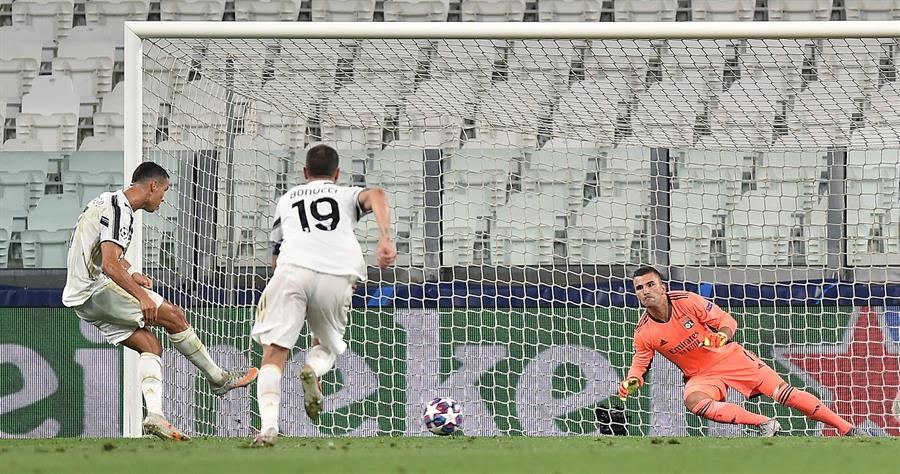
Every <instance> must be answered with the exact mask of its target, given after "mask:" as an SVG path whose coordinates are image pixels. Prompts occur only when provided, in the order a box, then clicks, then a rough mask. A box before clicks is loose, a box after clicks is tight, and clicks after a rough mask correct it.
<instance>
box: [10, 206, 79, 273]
mask: <svg viewBox="0 0 900 474" xmlns="http://www.w3.org/2000/svg"><path fill="white" fill-rule="evenodd" d="M81 210H82V207H81V204H80V203H79V202H78V201H76V200H74V199H71V197H70V196H68V195H66V194H52V195H44V196H43V197H41V199H40V201H38V205H37V206H36V207H35V208H34V209H32V210H31V212H29V213H28V230H26V231H24V232H22V266H24V267H25V268H65V266H66V255H67V253H68V242H69V238H70V237H71V235H72V230H73V229H74V228H75V223H76V221H77V219H78V215H79V214H81Z"/></svg>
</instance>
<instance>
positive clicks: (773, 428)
mask: <svg viewBox="0 0 900 474" xmlns="http://www.w3.org/2000/svg"><path fill="white" fill-rule="evenodd" d="M757 428H758V429H759V437H760V438H771V437H773V436H775V435H777V434H778V433H780V432H781V423H779V422H778V420H776V419H775V418H769V420H768V421H765V422H762V423H760V424H759V425H757Z"/></svg>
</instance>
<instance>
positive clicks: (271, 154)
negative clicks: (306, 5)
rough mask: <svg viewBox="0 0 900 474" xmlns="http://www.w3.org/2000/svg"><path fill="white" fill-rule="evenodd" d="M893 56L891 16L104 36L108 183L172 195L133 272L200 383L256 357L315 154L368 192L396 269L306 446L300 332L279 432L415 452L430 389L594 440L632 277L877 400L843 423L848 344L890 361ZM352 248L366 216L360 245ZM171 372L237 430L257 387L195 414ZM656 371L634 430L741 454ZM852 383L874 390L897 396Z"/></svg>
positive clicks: (635, 405) (130, 419) (208, 426)
mask: <svg viewBox="0 0 900 474" xmlns="http://www.w3.org/2000/svg"><path fill="white" fill-rule="evenodd" d="M898 38H900V23H897V22H887V21H885V22H880V21H874V22H736V23H731V22H696V23H695V22H673V23H303V22H297V23H290V22H278V23H269V22H252V23H236V22H126V23H125V124H124V130H123V133H124V139H125V154H124V157H125V162H124V172H125V176H126V177H128V176H131V173H132V172H133V170H134V168H135V167H136V166H138V165H139V164H140V163H141V162H142V161H145V160H154V161H157V162H159V163H160V164H161V165H162V166H164V167H165V168H166V169H167V170H168V171H169V173H170V174H171V175H172V189H171V190H170V191H169V193H168V195H167V202H166V203H165V204H164V205H163V207H162V208H161V209H160V211H159V212H158V213H155V214H146V215H143V217H142V216H141V214H142V213H139V214H138V215H137V216H136V219H135V226H134V227H135V228H134V237H133V242H134V243H135V244H134V245H132V246H131V248H130V249H129V251H128V253H127V254H126V257H127V258H128V259H129V261H130V262H132V263H133V264H134V265H135V266H136V267H138V268H142V269H144V270H145V271H147V272H148V273H150V274H151V275H152V276H153V277H154V281H155V282H156V283H157V284H158V285H159V287H160V291H161V292H162V293H163V294H164V296H166V297H167V298H169V299H171V300H172V301H173V302H175V303H176V304H179V305H182V306H184V307H185V312H186V314H188V317H189V320H190V321H191V323H192V324H193V325H194V326H195V327H196V329H197V331H198V334H199V335H200V336H201V339H202V340H203V341H204V342H205V343H206V344H207V346H209V347H210V351H211V353H212V354H213V356H214V358H215V359H216V360H217V361H219V362H220V363H221V364H223V365H229V366H234V365H237V364H241V363H244V364H246V363H247V362H258V361H259V357H260V354H259V353H258V348H254V347H253V345H252V343H251V342H250V340H249V327H250V325H251V323H252V319H253V304H254V302H255V298H256V297H258V294H259V292H260V291H261V289H262V288H263V287H264V284H265V280H266V278H267V276H268V274H269V271H270V268H269V259H270V255H269V249H268V247H267V232H268V227H269V225H270V220H271V213H272V210H273V207H274V202H275V199H276V198H277V196H278V195H279V193H281V192H283V191H284V190H285V189H287V188H289V187H291V186H293V185H294V184H297V183H298V182H299V180H300V179H301V178H302V164H303V151H304V149H305V148H306V147H308V146H310V145H312V144H315V143H319V142H322V143H326V144H330V145H333V146H335V148H336V149H338V151H339V153H340V155H341V170H342V175H341V177H340V178H339V183H340V184H354V185H369V186H382V187H384V188H385V189H386V190H387V191H388V193H389V195H390V197H391V204H392V211H393V212H392V214H393V227H394V232H395V234H396V235H395V240H396V243H397V246H398V253H399V258H398V263H397V265H396V267H395V268H393V269H390V270H389V271H386V272H381V271H378V269H377V268H375V267H374V266H370V269H369V277H370V278H369V281H368V282H367V284H366V285H364V286H365V287H364V288H360V289H359V290H358V292H357V296H356V297H355V298H354V308H353V310H351V314H350V324H349V329H348V333H347V339H348V342H349V346H350V349H349V350H348V352H347V353H346V354H344V355H343V356H341V357H340V358H339V360H338V365H337V366H336V369H335V370H334V371H333V372H332V373H331V374H329V375H328V376H326V378H325V391H326V395H327V399H326V407H325V408H326V412H325V414H324V415H323V418H322V419H321V421H320V422H319V423H315V424H314V423H312V422H310V421H308V420H306V418H305V415H304V414H303V413H302V411H303V410H302V396H301V398H300V399H298V398H297V396H296V395H297V393H299V385H298V384H297V383H296V380H295V379H296V378H297V377H296V375H297V370H298V368H299V365H298V364H299V363H300V361H302V355H303V352H304V350H305V347H306V345H305V344H306V342H305V341H304V338H305V336H304V337H301V341H300V342H299V343H298V344H299V347H298V349H297V350H296V351H294V354H293V355H294V357H293V358H292V359H291V361H290V363H289V364H288V366H287V368H286V370H285V381H284V382H283V387H284V391H285V396H284V398H283V401H284V408H283V410H282V430H283V432H284V433H286V434H289V435H303V436H315V435H335V434H351V435H382V434H389V435H397V434H405V435H419V434H421V433H423V432H424V428H422V426H420V424H421V423H420V421H421V420H420V419H419V418H420V416H421V410H422V409H423V408H424V403H425V402H427V401H428V400H430V399H432V398H434V397H436V396H450V397H452V398H454V399H456V400H457V401H460V402H461V403H462V405H463V418H464V429H463V431H464V432H465V433H466V434H476V435H497V434H504V435H506V434H513V435H514V434H527V435H562V434H598V433H604V434H606V433H607V431H609V432H616V430H618V429H619V428H617V427H616V426H613V425H615V423H609V422H607V424H606V425H603V423H598V422H597V420H596V419H595V412H596V411H597V410H600V411H603V412H604V413H607V414H609V413H612V414H613V415H616V416H618V413H619V412H618V411H617V409H615V408H611V406H612V405H616V404H617V399H615V398H614V397H613V394H614V393H615V385H616V383H617V382H618V380H619V378H620V377H621V376H622V375H623V373H624V371H625V370H627V367H628V364H629V363H630V353H631V347H630V341H631V333H632V332H633V329H634V325H635V324H636V321H637V317H638V316H639V311H638V308H637V304H636V301H635V300H634V298H633V295H631V294H629V292H630V287H629V286H628V283H627V276H628V275H629V274H630V272H631V271H633V270H634V269H635V268H637V267H638V266H641V265H655V266H657V267H658V268H660V270H662V271H663V272H664V273H665V274H666V276H667V277H668V278H670V279H671V280H672V286H673V288H685V289H689V290H691V291H697V292H699V293H700V294H702V295H703V296H705V297H708V298H710V299H713V300H714V301H716V302H717V303H719V304H720V305H721V306H723V307H724V308H725V309H727V310H730V311H731V312H732V313H733V314H734V315H735V316H736V317H737V318H738V319H739V322H740V323H741V329H740V330H739V332H738V336H737V337H738V339H739V340H741V341H742V342H744V343H745V344H746V346H747V347H748V348H750V349H752V350H754V351H755V352H757V353H759V354H760V356H761V357H762V358H763V359H764V360H766V361H767V362H768V363H770V364H771V365H773V366H774V367H775V368H776V370H777V371H778V372H779V373H781V374H782V375H783V376H784V377H785V378H786V380H788V381H790V382H791V383H794V384H796V385H800V386H802V387H805V388H807V389H809V390H811V391H813V392H815V393H817V394H819V396H820V397H822V398H823V399H824V400H826V401H827V402H829V403H831V404H833V406H834V407H835V408H836V411H838V412H839V413H840V414H842V415H845V416H847V417H850V418H853V419H854V420H858V421H860V422H861V423H863V422H865V420H867V419H869V418H871V417H870V415H873V413H870V412H869V411H868V410H873V408H871V406H873V405H872V404H873V403H876V404H877V402H879V400H866V401H863V402H860V401H853V400H846V398H847V397H848V396H847V395H846V393H849V392H847V391H848V390H850V387H849V386H848V384H850V383H856V381H855V380H850V379H847V380H844V379H839V380H833V379H832V378H828V377H827V376H826V374H827V373H828V372H838V371H841V370H844V371H853V370H860V371H861V372H866V370H870V369H866V367H868V366H867V365H866V363H867V362H866V356H863V355H860V354H859V353H856V354H854V353H853V351H854V350H858V347H857V346H855V345H854V344H857V345H858V344H864V345H865V347H866V348H868V349H872V350H874V349H875V348H878V347H880V348H881V352H880V353H879V355H877V356H876V357H881V358H882V359H881V360H884V361H886V360H888V359H889V358H890V357H896V347H897V346H896V344H897V343H900V336H898V337H897V340H892V339H891V337H893V336H892V334H893V332H891V331H893V329H892V328H893V327H894V325H896V326H897V327H898V331H900V316H898V317H897V321H896V322H894V316H893V314H894V313H892V311H894V312H896V311H895V309H891V308H893V306H895V305H900V302H898V301H896V298H893V299H892V297H891V294H890V292H889V291H885V289H886V288H893V287H892V286H891V285H896V284H897V283H898V282H900V259H898V257H897V255H900V189H898V187H897V182H900V160H898V156H900V151H898V150H900V140H898V134H897V132H898V129H900V109H898V108H897V106H898V104H900V98H898V96H897V93H898V91H900V85H898V84H900V82H898V80H897V62H898V61H900V43H898V41H897V39H898ZM373 229H374V224H372V223H366V222H361V223H360V228H359V230H358V232H357V234H358V236H359V238H360V240H361V242H362V244H363V246H364V248H366V249H373V248H374V245H375V243H376V242H377V239H376V238H374V237H373V236H375V235H377V233H375V232H373ZM369 263H370V264H371V260H369ZM876 327H877V329H879V331H869V329H875V328H876ZM854 328H856V330H855V329H854ZM859 328H863V329H866V330H864V331H859V330H858V329H859ZM876 332H877V333H878V334H882V335H883V338H882V339H878V340H876V338H875V337H874V336H872V335H873V334H875V333H876ZM860 334H866V335H867V336H866V337H871V338H870V339H867V340H865V341H860V340H859V339H858V337H859V335H860ZM854 338H856V339H854ZM164 344H165V343H164ZM854 347H857V349H854ZM166 354H167V356H165V357H164V361H165V365H166V367H165V381H164V383H165V385H166V393H165V397H164V400H165V402H164V409H165V410H166V411H167V412H170V413H172V414H173V417H174V418H176V419H177V420H178V422H179V424H180V425H183V428H184V429H185V431H186V432H187V433H188V434H201V435H202V434H206V435H221V436H242V435H246V434H247V433H249V426H250V425H253V424H255V423H258V414H256V413H255V410H256V407H255V403H254V402H253V397H254V396H255V395H254V393H253V391H252V390H251V391H250V392H246V391H245V392H243V393H235V394H230V395H229V396H228V397H226V398H223V399H216V398H214V397H212V396H211V395H210V393H209V391H208V389H207V388H206V387H205V385H204V382H202V380H200V379H199V378H198V377H197V374H196V372H195V371H193V369H192V368H191V367H190V366H189V365H188V364H187V363H186V362H185V361H183V360H182V359H180V358H179V357H178V356H176V355H174V353H173V352H172V351H171V349H167V350H166ZM124 357H125V360H124V367H125V370H124V373H125V374H126V375H125V379H124V381H123V384H124V388H123V420H124V428H123V433H124V435H125V436H138V435H140V432H141V426H140V420H141V409H140V403H139V402H140V399H141V394H140V388H139V386H138V382H137V380H136V379H135V377H129V374H134V373H135V369H136V363H137V358H136V356H135V355H134V354H129V351H125V356H124ZM882 367H884V366H882ZM292 371H293V372H292ZM651 373H652V375H651V379H650V382H651V383H650V384H649V385H648V387H647V388H645V389H644V390H643V391H642V392H641V393H640V394H639V396H638V397H636V398H635V399H634V400H631V401H629V402H628V405H627V406H626V407H625V408H626V413H627V416H628V417H629V423H628V427H627V431H628V433H630V434H633V435H639V434H655V435H693V434H706V435H712V436H727V435H740V434H742V432H741V431H740V430H734V429H729V428H728V427H725V428H723V427H721V426H706V424H705V423H704V422H703V421H701V420H699V419H697V417H695V416H694V415H692V414H689V413H686V412H685V410H684V408H683V406H681V401H680V400H681V398H680V397H681V395H680V387H681V384H682V383H683V382H681V378H680V375H679V374H678V372H677V369H675V368H674V367H672V366H671V365H670V364H668V363H667V362H666V361H664V360H659V361H655V362H654V369H653V371H652V372H651ZM871 382H872V383H873V384H878V385H876V386H874V388H873V389H872V390H870V391H869V392H867V394H868V395H867V396H878V395H879V394H880V396H882V397H889V396H890V394H895V393H896V392H897V389H898V386H900V380H898V375H897V374H893V375H891V374H890V373H888V372H887V371H885V372H884V373H883V374H882V375H881V378H880V379H877V380H876V378H874V377H873V378H872V379H871ZM870 388H872V387H870ZM873 394H874V395H873ZM881 401H883V400H881ZM869 402H872V403H869ZM746 405H747V406H748V407H750V408H751V409H753V410H755V411H762V412H765V413H768V414H775V415H777V416H779V418H780V419H782V420H784V421H783V423H782V424H783V425H785V426H786V427H787V428H788V429H789V431H790V432H792V433H795V434H820V433H826V434H827V430H825V431H823V429H822V427H821V426H818V425H816V424H815V423H814V422H808V421H806V420H805V419H803V417H802V416H799V414H797V413H792V412H790V411H788V410H786V409H783V408H782V407H778V406H775V405H774V404H773V403H769V402H768V401H766V402H759V401H751V402H746ZM885 406H887V405H885ZM842 410H843V412H842ZM874 415H878V414H874ZM881 415H885V416H887V413H882V414H881ZM854 417H856V418H854ZM885 419H886V418H885ZM867 423H869V425H871V426H868V425H867V427H869V428H872V429H874V430H875V431H876V432H878V430H880V432H881V433H893V431H892V430H894V429H895V428H894V427H893V425H891V426H888V425H884V426H881V425H878V426H875V425H872V422H867ZM893 434H896V433H893Z"/></svg>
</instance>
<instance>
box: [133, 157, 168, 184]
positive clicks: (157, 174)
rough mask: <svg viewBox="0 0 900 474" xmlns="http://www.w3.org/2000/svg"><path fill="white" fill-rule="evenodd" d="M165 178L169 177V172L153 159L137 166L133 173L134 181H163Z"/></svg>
mask: <svg viewBox="0 0 900 474" xmlns="http://www.w3.org/2000/svg"><path fill="white" fill-rule="evenodd" d="M164 179H169V173H167V172H166V170H165V168H163V167H162V166H159V165H158V164H156V163H153V162H152V161H145V162H143V163H141V164H139V165H138V167H137V168H135V170H134V174H132V175H131V182H132V183H145V182H147V181H161V180H164Z"/></svg>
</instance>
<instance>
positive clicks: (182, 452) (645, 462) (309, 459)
mask: <svg viewBox="0 0 900 474" xmlns="http://www.w3.org/2000/svg"><path fill="white" fill-rule="evenodd" d="M246 443H247V440H243V439H221V438H205V439H198V440H194V441H193V442H191V443H166V442H162V441H158V440H155V439H77V438H70V439H47V440H0V473H17V474H46V473H54V474H55V473H67V474H69V473H71V474H80V473H107V472H108V473H117V474H118V473H122V474H142V473H148V474H149V473H153V474H157V473H161V472H162V473H172V474H176V473H177V474H181V473H184V474H202V473H217V474H220V473H231V472H236V473H257V472H259V473H266V474H268V473H282V472H284V473H306V472H310V473H321V474H327V473H339V474H346V473H354V472H365V473H376V472H389V473H429V474H431V473H441V472H452V473H461V472H462V473H467V472H484V473H503V472H510V473H532V472H534V473H577V472H585V473H588V472H589V473H615V474H622V473H628V472H652V473H656V474H661V473H691V474H697V473H723V474H735V473H743V472H747V473H751V472H752V473H764V474H775V473H798V474H799V473H814V474H826V473H842V474H852V473H865V474H871V473H891V474H894V473H897V472H900V467H898V466H900V439H896V438H894V439H891V438H843V439H834V438H811V437H810V438H807V437H781V438H774V439H758V438H738V439H734V438H731V439H723V438H719V439H711V438H612V437H603V438H591V437H566V438H524V437H515V438H507V437H504V438H472V437H452V438H437V437H425V438H386V437H381V438H281V439H279V440H278V444H277V445H276V446H275V447H273V448H267V449H244V446H245V445H246Z"/></svg>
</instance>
